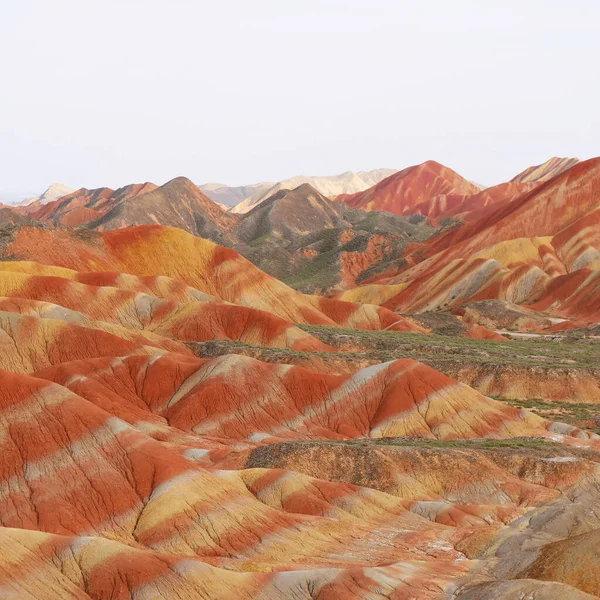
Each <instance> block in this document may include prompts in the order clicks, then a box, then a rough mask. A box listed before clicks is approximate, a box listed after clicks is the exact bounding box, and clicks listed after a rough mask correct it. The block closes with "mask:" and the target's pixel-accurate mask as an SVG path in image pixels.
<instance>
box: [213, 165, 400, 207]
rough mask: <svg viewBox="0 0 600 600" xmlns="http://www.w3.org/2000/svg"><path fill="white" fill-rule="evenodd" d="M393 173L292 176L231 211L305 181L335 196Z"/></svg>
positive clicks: (368, 184)
mask: <svg viewBox="0 0 600 600" xmlns="http://www.w3.org/2000/svg"><path fill="white" fill-rule="evenodd" d="M393 173H396V170H395V169H374V170H372V171H360V172H358V173H354V172H352V171H346V172H345V173H341V174H340V175H331V176H316V177H306V176H304V175H298V176H297V177H291V178H290V179H285V180H283V181H280V182H278V183H275V184H273V185H271V186H270V187H267V188H263V187H261V188H260V189H258V190H257V191H256V192H255V193H254V194H252V195H251V196H249V197H247V198H245V199H244V200H243V201H242V202H240V203H239V204H237V205H236V206H234V207H233V208H232V209H231V212H233V213H238V214H243V213H247V212H248V211H250V210H252V209H253V208H254V207H255V206H257V205H258V204H260V203H261V202H264V201H265V200H266V199H267V198H270V197H271V196H273V195H274V194H276V193H277V192H279V191H280V190H293V189H296V188H297V187H298V186H300V185H302V184H304V183H308V184H309V185H311V186H312V187H313V188H315V190H316V191H317V192H319V193H320V194H323V195H324V196H327V197H334V196H338V195H340V194H354V193H357V192H361V191H363V190H366V189H367V188H369V187H371V186H373V185H375V184H376V183H378V182H379V181H381V180H382V179H385V178H386V177H389V176H390V175H392V174H393ZM213 199H214V198H213Z"/></svg>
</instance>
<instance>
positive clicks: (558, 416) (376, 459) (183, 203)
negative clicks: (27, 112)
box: [0, 159, 600, 600]
mask: <svg viewBox="0 0 600 600" xmlns="http://www.w3.org/2000/svg"><path fill="white" fill-rule="evenodd" d="M380 175H381V177H382V178H381V180H378V181H375V182H373V185H372V186H371V187H370V188H368V189H366V190H362V191H358V192H356V193H355V194H348V195H342V196H341V197H340V196H337V195H336V197H335V198H334V197H327V196H326V195H325V194H323V193H322V192H320V191H318V190H317V189H315V187H314V186H312V185H310V184H308V183H305V182H303V183H301V184H300V185H297V186H295V187H294V188H293V189H286V188H284V187H283V186H279V189H276V190H273V194H271V195H267V196H268V197H262V196H261V197H260V198H259V200H260V201H257V202H254V201H253V203H252V206H253V208H251V210H248V211H247V212H241V211H238V212H235V213H231V212H229V211H225V210H223V209H222V208H221V207H220V206H218V205H217V204H216V203H215V202H213V201H212V200H211V199H210V198H209V197H208V196H207V195H205V194H204V193H203V192H202V190H200V188H198V187H197V186H195V185H194V184H193V183H192V182H191V181H190V180H188V179H185V178H177V179H175V180H172V181H171V182H168V183H167V184H165V185H163V186H156V185H154V184H150V183H146V184H132V185H130V186H127V187H125V188H121V189H120V190H112V189H108V188H101V189H96V190H86V189H82V190H76V191H73V192H69V193H68V194H67V195H64V196H61V197H59V198H57V199H54V200H51V199H49V198H48V197H47V196H44V198H43V199H42V198H40V199H38V200H37V201H36V200H34V201H33V202H31V203H28V204H24V205H22V206H18V207H12V208H11V207H4V208H2V209H1V210H2V213H1V218H2V221H0V445H1V448H0V598H7V599H10V600H13V599H22V598H26V599H32V600H46V599H48V600H63V599H77V600H80V599H81V600H83V599H87V600H89V599H94V600H101V599H105V598H114V599H119V600H121V599H135V600H142V599H144V600H146V599H148V600H150V599H152V600H158V599H161V600H170V599H174V598H175V599H204V600H226V599H227V600H228V599H230V598H240V599H248V600H250V599H253V600H279V599H286V600H301V599H302V600H309V599H312V600H341V599H357V600H358V599H360V600H367V599H368V600H375V599H384V598H387V599H389V600H405V599H406V600H408V599H413V600H434V599H435V600H437V599H439V600H458V599H460V600H489V599H509V600H510V599H514V600H524V599H535V600H565V599H567V600H569V599H574V600H579V599H581V600H583V599H591V598H600V552H599V551H598V548H599V547H600V513H599V511H598V505H599V503H600V410H599V409H598V407H599V405H600V287H599V282H600V279H599V273H600V159H594V160H591V161H586V162H577V161H574V160H570V159H564V160H560V159H554V160H551V161H549V162H548V163H546V164H544V165H540V166H536V167H532V168H529V169H527V170H525V171H524V172H523V173H521V174H519V175H517V176H516V177H515V178H514V179H513V180H512V181H510V182H506V183H505V184H502V185H500V186H495V187H494V188H488V189H484V190H482V189H481V188H480V187H479V186H475V185H474V184H472V183H470V182H468V181H467V180H465V179H463V178H462V177H460V176H459V175H458V174H456V173H454V172H453V171H451V170H450V169H447V168H446V167H443V166H442V165H439V164H438V163H434V162H429V163H425V164H424V165H419V166H416V167H411V168H409V169H405V170H403V171H399V172H392V173H391V174H390V175H389V176H388V177H385V176H384V174H383V173H381V174H380ZM214 189H220V190H221V192H220V193H221V194H222V195H223V197H225V196H227V193H226V191H225V190H223V189H222V186H217V187H216V188H214ZM205 191H207V192H212V191H214V190H213V188H205ZM265 191H266V190H264V189H263V190H262V193H263V195H264V194H265ZM246 192H248V193H250V195H251V196H252V195H254V194H258V193H259V192H261V190H260V189H248V190H246ZM243 193H244V192H242V191H239V190H238V191H236V192H231V194H238V195H239V194H243ZM231 194H230V195H229V196H228V197H231ZM256 198H258V195H257V196H256ZM256 198H255V199H256ZM247 204H250V203H247ZM289 284H291V285H289Z"/></svg>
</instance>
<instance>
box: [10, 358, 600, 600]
mask: <svg viewBox="0 0 600 600" xmlns="http://www.w3.org/2000/svg"><path fill="white" fill-rule="evenodd" d="M0 380H1V381H2V383H3V385H2V386H0V434H1V435H0V442H1V444H2V445H1V447H0V450H1V451H2V452H1V456H2V459H1V460H0V481H1V482H2V483H3V484H4V487H3V489H4V493H3V494H1V495H0V541H1V542H2V543H1V547H2V550H0V557H1V558H2V564H3V566H4V568H3V569H2V573H1V574H0V582H1V583H2V586H3V587H2V590H3V592H4V591H6V593H7V594H9V596H8V597H19V596H20V597H33V598H36V600H37V598H41V597H43V598H45V599H51V600H54V599H56V600H58V599H64V598H77V599H80V598H81V599H85V598H88V599H89V598H94V599H98V600H101V599H103V598H107V597H115V595H116V594H118V596H119V597H133V596H135V597H141V598H143V597H145V596H147V595H148V594H149V593H152V594H153V597H155V598H160V599H161V600H166V599H167V598H172V597H175V596H179V597H183V598H205V599H210V600H212V599H219V600H220V599H222V600H225V599H226V598H230V597H236V598H246V599H247V600H250V599H256V598H261V600H281V599H286V600H291V599H293V598H298V597H300V598H302V597H304V598H306V599H307V600H308V599H309V598H314V597H318V598H320V599H322V600H339V599H340V598H344V599H348V600H359V599H362V598H365V597H366V596H367V595H372V594H375V593H376V594H377V595H381V594H382V593H383V594H385V595H386V596H387V597H390V598H404V597H414V598H419V599H420V600H428V599H429V600H434V599H435V600H446V599H447V598H448V594H449V593H451V592H453V591H456V590H457V589H463V590H464V589H465V587H466V589H474V588H473V586H479V585H483V584H484V583H486V582H489V583H487V584H486V585H488V588H489V585H492V586H493V585H498V582H499V581H500V582H502V583H504V584H509V583H510V581H507V579H509V577H510V575H506V574H504V575H501V574H496V573H495V572H494V569H495V568H496V563H497V562H498V561H497V559H498V558H499V559H500V560H501V561H504V562H507V560H508V559H507V558H506V551H505V549H504V547H503V544H504V543H505V542H506V543H510V544H511V546H512V548H513V550H512V552H511V553H510V556H511V559H513V560H515V561H518V563H519V567H520V569H524V568H527V567H528V565H531V564H534V565H537V564H538V563H539V561H538V562H535V561H536V560H537V558H538V556H539V555H540V551H544V549H545V546H546V545H548V544H551V543H553V542H559V541H561V540H563V539H564V538H565V535H566V534H565V533H564V532H565V531H575V532H578V533H584V534H585V533H587V532H589V531H591V530H593V528H594V527H595V526H597V525H598V518H597V516H595V513H594V511H592V510H588V507H590V506H594V504H595V503H596V502H597V501H598V492H597V490H598V489H599V488H600V486H599V485H598V484H600V470H599V468H598V465H597V463H595V462H593V461H591V460H587V459H581V458H578V457H577V455H575V456H573V455H571V454H569V452H570V450H569V448H570V447H572V446H573V445H574V444H580V445H582V446H583V447H584V448H587V450H586V452H588V455H589V453H590V452H593V448H594V446H595V444H596V443H597V442H595V441H593V440H586V439H585V438H586V437H587V436H586V435H585V434H584V433H583V432H579V431H578V430H574V429H573V428H567V427H564V426H558V425H556V424H551V423H548V422H546V421H544V420H543V419H540V418H539V417H535V416H533V415H531V414H529V413H527V412H526V411H520V410H517V409H513V408H510V407H507V406H506V405H505V404H502V403H497V402H494V401H492V400H489V399H486V398H484V397H483V396H481V395H480V394H477V393H476V392H474V391H473V390H469V388H467V387H466V386H461V385H458V384H456V382H454V381H453V380H451V379H449V378H446V377H444V376H441V375H440V374H439V373H437V372H435V371H434V370H432V369H430V368H429V367H425V366H424V365H421V364H419V363H416V362H414V361H406V360H405V361H396V362H393V363H388V364H384V365H377V366H376V367H371V368H369V369H365V370H363V371H359V372H357V373H355V374H353V375H349V376H343V377H335V376H327V375H319V374H317V373H310V372H308V371H305V370H303V369H300V368H294V367H282V366H280V365H264V364H262V363H259V362H257V361H253V360H251V359H248V358H245V357H236V356H230V357H221V358H218V359H215V360H211V361H206V360H199V359H194V358H191V357H183V356H180V355H173V354H168V355H164V356H156V357H147V356H127V357H106V358H97V359H91V360H79V361H75V362H70V363H65V364H63V365H59V366H56V367H51V368H48V369H44V370H43V371H40V372H38V373H37V374H36V377H28V376H24V375H15V374H12V373H8V372H6V371H0ZM403 432H404V433H409V434H415V433H418V432H423V433H425V435H426V436H427V437H430V438H462V437H466V438H470V437H473V436H481V435H485V436H491V437H499V436H511V435H519V434H527V435H541V436H543V437H547V436H548V435H552V437H553V438H555V439H560V440H562V441H563V443H564V448H565V449H564V452H566V453H567V455H566V456H562V455H561V456H560V458H561V460H560V461H555V462H552V461H553V460H554V458H553V456H555V455H556V452H557V450H556V449H555V448H554V447H552V449H551V450H550V452H552V453H553V454H550V455H549V454H548V452H546V451H545V450H543V449H542V450H541V451H537V453H535V452H534V453H531V452H527V451H525V450H524V451H520V450H519V449H518V446H517V447H516V449H511V450H510V451H508V452H503V451H501V450H500V451H498V452H496V451H485V450H483V451H482V450H481V449H478V446H477V445H473V446H472V447H471V446H469V445H467V446H465V447H464V448H457V449H456V450H453V449H440V448H436V447H435V446H432V447H431V448H423V447H418V446H409V447H407V448H404V447H402V446H398V447H394V446H393V445H392V446H386V445H385V444H383V445H376V446H375V445H371V446H369V445H365V444H364V443H363V444H351V443H347V442H344V439H348V438H352V437H354V436H365V435H367V436H372V437H375V438H378V437H380V436H381V435H384V434H386V433H388V434H389V433H398V434H400V433H403ZM565 434H567V435H568V434H575V435H577V436H578V438H574V437H565ZM320 438H321V439H322V438H329V440H337V441H336V442H335V443H332V442H331V441H330V442H329V443H325V444H324V443H323V442H321V441H319V439H320ZM277 440H288V441H287V442H286V443H285V444H281V443H280V444H270V445H268V444H269V443H270V442H274V441H277ZM291 440H296V441H295V442H294V441H291ZM557 447H559V446H558V445H557ZM573 447H574V446H573ZM549 448H550V447H549ZM561 451H562V450H561ZM563 458H564V460H562V459H563ZM214 466H216V467H225V468H227V469H228V470H222V469H220V468H216V469H215V468H214ZM241 467H245V468H243V470H235V469H239V468H241ZM308 471H312V473H314V474H311V473H309V472H308ZM365 486H368V487H365ZM571 498H577V502H575V501H573V500H571ZM582 509H583V513H582ZM582 515H585V516H582ZM524 516H527V518H528V521H529V522H531V525H530V526H529V527H528V528H523V526H522V525H519V523H520V522H521V520H518V519H519V517H524ZM513 522H514V523H515V524H514V526H513ZM15 558H18V561H19V562H18V563H15ZM16 565H18V568H17V566H16ZM482 571H485V573H486V575H485V576H484V575H483V573H482ZM533 576H534V577H535V574H534V575H533ZM573 583H574V585H579V582H578V581H574V582H573ZM557 585H558V587H553V586H552V585H550V587H548V588H544V587H542V588H540V587H539V584H538V582H536V581H535V580H529V581H528V582H526V583H524V582H520V586H521V587H520V591H521V592H522V591H523V590H526V591H527V593H534V594H535V593H537V592H538V591H539V590H540V589H542V590H545V591H548V592H549V593H548V594H547V595H546V596H544V597H547V598H560V595H557V594H558V593H559V592H563V593H567V594H569V596H566V597H572V598H585V596H584V595H581V594H578V592H577V590H576V589H575V588H573V587H569V586H568V585H562V586H561V585H559V584H557ZM523 586H525V587H523ZM40 590H43V592H42V591H40ZM299 590H300V591H302V594H303V595H300V596H298V592H299ZM303 590H306V593H304V592H303ZM488 591H489V590H488ZM593 591H596V590H595V588H594V590H593ZM42 593H43V596H41V595H40V594H42ZM10 594H12V596H11V595H10ZM315 594H316V595H317V596H315ZM454 595H455V597H456V598H459V599H460V598H463V596H462V593H461V594H458V595H457V594H454ZM466 597H467V596H465V598H466ZM468 597H470V598H481V599H483V598H485V597H486V596H473V595H472V594H471V595H470V596H468ZM488 597H489V596H488Z"/></svg>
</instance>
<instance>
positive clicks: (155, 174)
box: [0, 0, 600, 201]
mask: <svg viewBox="0 0 600 600" xmlns="http://www.w3.org/2000/svg"><path fill="white" fill-rule="evenodd" d="M599 22H600V2H597V0H572V1H571V2H569V3H567V2H564V1H563V0H560V1H554V0H544V1H542V0H539V1H538V0H519V1H515V0H503V1H496V0H490V1H489V2H481V1H480V0H477V1H476V0H472V1H469V0H452V1H451V2H450V1H448V0H423V1H419V2H414V1H410V2H405V1H403V0H368V1H367V0H343V1H342V0H339V1H337V0H285V1H282V0H252V1H251V2H250V1H248V0H220V1H219V2H214V1H213V2H206V1H205V0H189V1H187V0H169V1H166V0H164V1H163V0H143V1H142V0H118V1H114V0H102V1H98V0H85V1H81V0H53V1H52V2H48V0H5V1H4V2H2V16H1V19H0V82H1V83H0V201H2V200H5V201H6V200H10V199H17V198H22V197H26V196H29V195H34V194H38V193H40V192H41V191H43V190H44V189H45V188H46V187H47V186H48V185H49V184H50V183H53V182H60V183H64V184H66V185H70V186H71V187H76V188H77V187H82V186H85V187H88V188H94V187H100V186H108V187H113V188H116V187H119V186H122V185H126V184H128V183H132V182H143V181H152V182H154V183H157V184H162V183H164V182H166V181H168V180H169V179H172V178H173V177H176V176H179V175H185V176H187V177H189V178H190V179H192V180H193V181H195V182H196V183H205V182H222V183H227V184H231V185H239V184H244V183H253V182H257V181H264V180H267V181H277V180H280V179H284V178H287V177H290V176H293V175H333V174H337V173H341V172H344V171H348V170H354V171H358V170H367V169H373V168H380V167H386V168H398V169H400V168H404V167H406V166H409V165H412V164H417V163H420V162H423V161H425V160H428V159H434V160H437V161H439V162H441V163H443V164H445V165H447V166H449V167H451V168H453V169H454V170H456V171H458V172H459V173H460V174H461V175H463V176H464V177H467V178H468V179H471V180H473V181H476V182H478V183H482V184H485V185H492V184H495V183H499V182H501V181H504V180H506V179H509V178H510V177H512V176H514V175H515V174H516V173H517V172H519V171H521V170H522V169H524V168H525V167H527V166H529V165H531V164H537V163H540V162H543V161H544V160H546V159H547V158H549V157H550V156H575V157H579V158H583V159H585V158H591V157H593V156H596V155H600V117H599V114H600V76H599V75H600V61H599V60H598V59H599V57H600V36H599V35H598V23H599Z"/></svg>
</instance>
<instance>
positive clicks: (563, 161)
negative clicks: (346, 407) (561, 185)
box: [511, 156, 579, 183]
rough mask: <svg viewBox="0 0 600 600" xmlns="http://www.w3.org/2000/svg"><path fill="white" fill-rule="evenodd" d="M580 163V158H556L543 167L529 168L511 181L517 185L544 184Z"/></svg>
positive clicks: (542, 165) (543, 164)
mask: <svg viewBox="0 0 600 600" xmlns="http://www.w3.org/2000/svg"><path fill="white" fill-rule="evenodd" d="M578 162H579V159H578V158H559V157H557V156H554V157H553V158H551V159H549V160H547V161H546V162H545V163H542V164H541V165H534V166H533V167H528V168H527V169H525V170H524V171H522V172H521V173H519V174H518V175H516V176H515V177H513V178H512V179H511V181H514V182H517V183H542V182H544V181H548V180H549V179H552V178H553V177H555V176H556V175H559V174H560V173H562V172H563V171H566V170H567V169H570V168H571V167H572V166H574V165H576V164H577V163H578Z"/></svg>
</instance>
